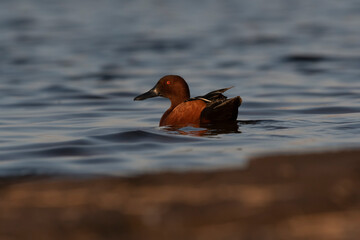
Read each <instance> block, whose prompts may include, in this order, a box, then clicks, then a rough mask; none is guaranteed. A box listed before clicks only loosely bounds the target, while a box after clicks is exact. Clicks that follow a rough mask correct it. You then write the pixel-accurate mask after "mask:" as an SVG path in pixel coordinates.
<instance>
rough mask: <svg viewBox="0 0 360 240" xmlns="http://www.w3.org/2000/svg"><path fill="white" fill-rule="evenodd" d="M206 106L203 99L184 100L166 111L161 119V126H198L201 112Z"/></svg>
mask: <svg viewBox="0 0 360 240" xmlns="http://www.w3.org/2000/svg"><path fill="white" fill-rule="evenodd" d="M205 107H206V103H205V102H204V101H202V100H194V101H188V102H183V103H180V104H179V105H177V106H176V107H175V108H174V109H172V110H171V111H170V112H168V111H167V112H165V113H164V115H163V117H162V118H161V121H160V126H180V127H182V126H188V125H194V126H198V125H199V123H200V115H201V112H202V111H203V110H204V108H205Z"/></svg>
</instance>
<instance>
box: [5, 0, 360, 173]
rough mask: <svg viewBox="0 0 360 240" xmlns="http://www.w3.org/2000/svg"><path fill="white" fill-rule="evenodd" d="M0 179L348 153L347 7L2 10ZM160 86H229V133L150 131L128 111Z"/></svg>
mask: <svg viewBox="0 0 360 240" xmlns="http://www.w3.org/2000/svg"><path fill="white" fill-rule="evenodd" d="M1 5H2V7H1V8H0V73H1V75H0V76H1V78H0V100H1V101H0V109H1V112H0V175H1V176H7V175H24V174H50V175H51V174H106V175H127V174H138V173H144V172H149V171H161V170H168V169H171V170H192V169H209V168H220V167H231V166H243V165H244V164H246V161H247V160H248V159H249V158H251V157H253V156H258V155H263V154H269V153H270V154H271V153H278V152H286V151H291V152H303V151H314V150H333V149H339V148H347V147H359V142H360V3H359V1H356V0H345V1H337V0H315V1H295V0H256V1H248V0H241V1H236V0H229V1H226V0H224V1H215V0H214V1H211V0H209V1H191V0H186V1H161V0H132V1H116V0H105V1H95V0H90V1H81V0H71V1H70V0H65V1H45V0H38V1H35V0H14V1H2V3H1ZM167 74H178V75H181V76H182V77H184V78H185V79H186V80H187V82H188V84H189V86H190V89H191V95H192V96H197V95H203V94H205V93H207V92H209V91H212V90H215V89H219V88H224V87H230V86H234V88H232V89H231V90H229V91H228V92H227V95H228V96H229V97H232V96H237V95H240V96H241V97H242V99H243V105H242V106H241V107H240V109H239V115H238V120H239V121H238V122H237V125H235V126H232V127H231V128H227V129H204V128H202V129H198V128H191V127H187V128H183V129H178V130H174V129H169V128H160V127H158V123H159V120H160V117H161V115H162V113H163V112H164V111H165V110H166V109H167V108H168V107H169V101H168V100H166V99H163V98H153V99H148V100H146V101H142V102H134V101H133V98H134V97H135V96H137V95H138V94H140V93H143V92H145V91H147V90H149V89H150V88H151V87H153V86H154V84H155V83H156V82H157V80H158V79H159V78H160V77H162V76H164V75H167Z"/></svg>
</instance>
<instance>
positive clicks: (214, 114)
mask: <svg viewBox="0 0 360 240" xmlns="http://www.w3.org/2000/svg"><path fill="white" fill-rule="evenodd" d="M241 103H242V99H241V97H240V96H237V97H234V98H230V99H226V100H223V101H214V102H212V103H210V104H207V106H206V108H205V109H204V110H203V111H202V112H201V122H204V123H207V122H212V123H216V122H227V121H235V120H236V118H237V115H238V108H239V107H240V105H241Z"/></svg>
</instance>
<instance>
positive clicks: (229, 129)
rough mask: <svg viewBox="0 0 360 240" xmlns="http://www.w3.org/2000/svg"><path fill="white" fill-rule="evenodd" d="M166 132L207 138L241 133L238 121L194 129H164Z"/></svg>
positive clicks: (202, 125) (195, 127)
mask: <svg viewBox="0 0 360 240" xmlns="http://www.w3.org/2000/svg"><path fill="white" fill-rule="evenodd" d="M163 129H164V130H166V131H169V132H173V133H177V134H180V135H189V136H196V137H205V136H216V135H219V134H228V133H241V131H240V130H239V125H238V121H235V122H225V123H216V124H214V123H213V124H201V125H200V126H193V127H184V128H179V127H170V126H167V127H164V128H163Z"/></svg>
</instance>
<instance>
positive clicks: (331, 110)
mask: <svg viewBox="0 0 360 240" xmlns="http://www.w3.org/2000/svg"><path fill="white" fill-rule="evenodd" d="M294 112H296V113H303V114H346V113H359V112H360V108H355V107H320V108H307V109H300V110H295V111H294Z"/></svg>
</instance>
